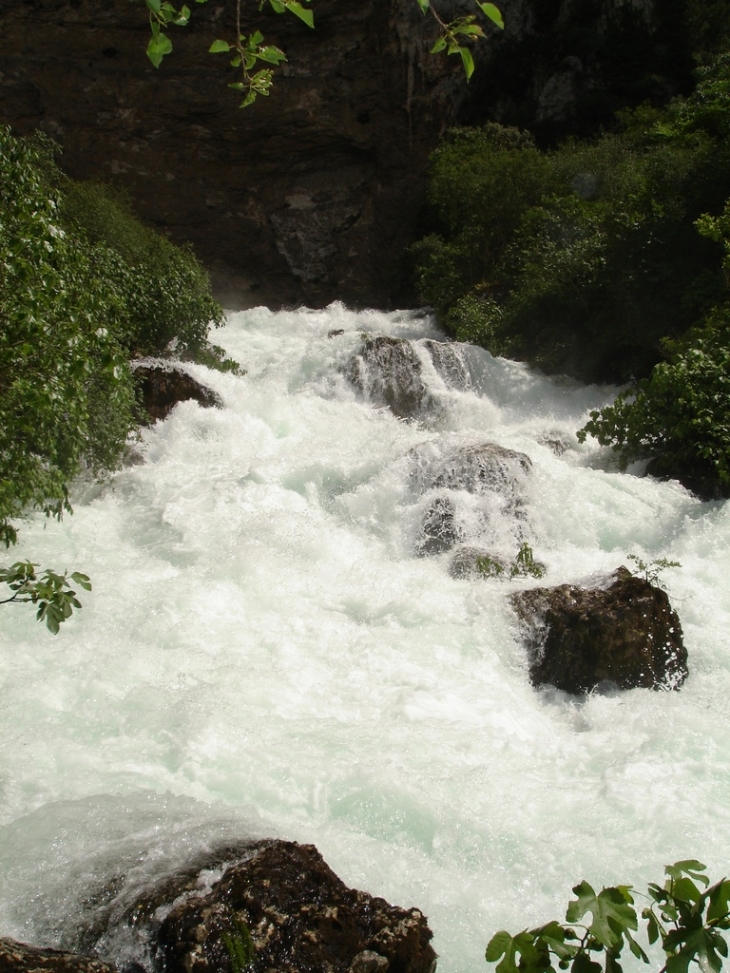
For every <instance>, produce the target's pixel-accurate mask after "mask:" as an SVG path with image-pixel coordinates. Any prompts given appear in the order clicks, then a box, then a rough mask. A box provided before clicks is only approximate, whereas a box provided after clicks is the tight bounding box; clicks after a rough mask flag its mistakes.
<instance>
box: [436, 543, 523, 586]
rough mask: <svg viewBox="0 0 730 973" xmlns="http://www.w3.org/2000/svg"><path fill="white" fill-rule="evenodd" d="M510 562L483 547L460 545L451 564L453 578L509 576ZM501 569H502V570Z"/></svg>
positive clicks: (506, 577) (450, 571) (450, 569)
mask: <svg viewBox="0 0 730 973" xmlns="http://www.w3.org/2000/svg"><path fill="white" fill-rule="evenodd" d="M510 567H511V565H510V562H509V561H508V560H507V558H505V557H502V555H501V554H493V553H492V552H491V551H487V550H485V548H483V547H460V548H459V550H458V551H456V552H455V553H454V556H453V557H452V558H451V563H450V564H449V574H450V575H451V577H452V578H467V579H471V578H505V579H508V578H509V576H510V575H509V571H510ZM500 569H501V570H500Z"/></svg>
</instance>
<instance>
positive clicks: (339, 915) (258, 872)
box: [157, 841, 436, 973]
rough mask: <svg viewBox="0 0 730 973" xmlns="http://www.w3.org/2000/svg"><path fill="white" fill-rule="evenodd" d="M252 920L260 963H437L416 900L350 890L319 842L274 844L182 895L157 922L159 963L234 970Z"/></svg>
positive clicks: (174, 971)
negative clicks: (391, 900) (202, 889)
mask: <svg viewBox="0 0 730 973" xmlns="http://www.w3.org/2000/svg"><path fill="white" fill-rule="evenodd" d="M245 929H247V930H248V931H249V933H250V937H251V941H252V945H253V957H254V958H253V964H252V969H253V970H254V971H264V970H266V971H268V970H276V971H277V973H314V971H317V973H319V971H322V973H348V971H349V973H378V971H384V970H385V969H388V970H391V971H393V973H430V971H432V970H433V969H434V968H435V965H436V954H435V953H434V951H433V949H432V948H431V946H430V940H431V931H430V930H429V928H428V925H427V924H426V920H425V918H424V916H423V915H422V914H421V913H420V912H419V911H418V910H417V909H408V910H406V909H400V908H397V907H395V906H391V905H388V903H387V902H385V901H384V900H383V899H378V898H373V897H372V896H370V895H368V894H367V893H365V892H357V891H355V890H353V889H348V888H347V887H346V886H345V885H344V883H343V882H342V881H341V880H340V879H339V878H338V877H337V876H336V875H335V874H334V872H333V871H332V870H331V869H330V868H329V867H328V866H327V865H326V864H325V862H324V861H323V860H322V857H321V855H320V854H319V852H318V851H317V849H316V848H314V847H313V846H312V845H299V844H296V843H293V842H286V841H277V842H272V843H268V844H267V845H266V846H265V847H263V848H262V849H261V850H260V851H259V852H258V853H256V854H255V855H253V857H251V858H249V859H248V860H246V861H243V862H240V863H238V864H235V865H233V866H231V867H230V868H228V869H227V870H226V871H225V873H224V874H223V876H222V878H221V879H220V880H219V881H218V882H216V883H215V884H214V885H213V886H212V888H211V889H210V891H209V892H208V893H207V894H202V895H201V894H193V895H192V896H191V897H189V898H187V899H185V900H183V901H181V902H178V903H177V904H176V905H175V906H174V907H173V909H172V911H171V912H170V913H169V915H168V916H167V917H166V918H165V919H164V920H163V922H162V925H161V927H160V931H159V950H158V957H157V959H158V962H161V964H162V966H163V967H164V969H165V971H166V973H228V971H230V970H231V969H232V964H231V960H230V955H229V948H230V944H231V941H232V940H231V938H230V937H232V938H233V941H234V942H235V940H236V937H238V938H239V941H241V942H242V941H243V940H245V939H246V938H247V937H246V936H245ZM226 937H229V938H228V943H229V945H228V946H227V945H226Z"/></svg>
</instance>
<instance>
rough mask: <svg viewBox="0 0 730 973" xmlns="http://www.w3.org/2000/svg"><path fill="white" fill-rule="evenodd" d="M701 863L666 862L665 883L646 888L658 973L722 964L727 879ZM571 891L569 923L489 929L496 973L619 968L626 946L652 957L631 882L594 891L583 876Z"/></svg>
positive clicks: (599, 972)
mask: <svg viewBox="0 0 730 973" xmlns="http://www.w3.org/2000/svg"><path fill="white" fill-rule="evenodd" d="M704 869H705V865H703V864H702V863H701V862H698V861H694V860H687V861H679V862H675V864H674V865H667V866H666V868H665V870H664V871H665V874H666V875H667V876H668V878H667V880H666V882H665V884H664V885H663V886H659V885H656V884H650V885H649V887H648V894H647V896H646V897H647V898H649V899H650V900H651V904H650V905H649V906H648V907H647V908H645V909H644V910H643V911H642V913H641V918H642V919H644V920H646V927H645V929H644V931H645V932H646V935H647V939H648V942H649V944H650V945H653V944H654V943H656V942H658V941H660V940H661V945H662V949H663V950H664V954H665V956H666V963H665V964H664V966H663V967H662V968H661V970H660V971H659V973H687V970H688V968H689V964H690V963H692V962H694V963H697V964H698V966H699V967H700V969H701V970H702V971H703V973H705V971H711V973H719V971H720V970H721V969H722V960H723V958H725V957H727V955H728V947H727V943H726V942H725V939H724V937H723V936H722V934H721V932H720V930H725V929H730V911H729V909H728V906H729V902H730V881H728V880H727V879H722V880H721V881H720V882H717V883H716V884H715V885H712V886H710V884H709V879H708V878H707V876H706V875H705V874H704ZM700 885H702V886H703V889H704V890H700V888H699V886H700ZM708 886H709V887H708ZM573 892H574V894H575V895H576V899H575V900H573V901H571V902H570V903H569V904H568V908H567V911H566V913H565V923H560V922H557V921H553V922H549V923H547V925H544V926H539V927H537V928H536V929H525V930H523V931H522V932H519V933H517V935H515V936H513V935H511V934H510V933H508V932H506V931H505V930H501V931H500V932H498V933H496V934H495V935H494V936H492V938H491V940H490V941H489V944H488V946H487V951H486V959H487V962H489V963H496V973H546V971H548V970H555V969H556V968H557V969H559V970H568V969H569V970H570V971H571V973H622V968H621V965H620V964H619V958H620V957H621V953H622V950H623V949H624V947H626V946H628V948H629V950H630V952H631V953H632V954H633V955H634V956H635V957H636V959H639V960H641V961H642V962H643V963H647V964H648V963H649V957H648V956H647V954H646V952H645V951H644V949H643V948H642V947H641V946H640V945H639V943H638V942H637V941H636V938H635V937H634V935H633V934H634V933H636V932H638V926H639V921H638V917H637V914H636V909H635V908H634V898H633V895H632V892H633V889H632V888H631V886H629V885H618V886H614V887H610V888H604V889H602V890H601V891H600V892H598V893H596V892H595V891H594V889H593V888H592V887H591V886H590V885H589V884H588V882H586V881H583V882H581V883H580V885H576V886H575V888H574V889H573ZM589 914H590V923H588V924H586V917H587V916H588V915H589ZM600 959H602V960H603V965H602V964H601V962H600V961H599V960H600Z"/></svg>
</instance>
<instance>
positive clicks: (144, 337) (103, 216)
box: [61, 180, 223, 355]
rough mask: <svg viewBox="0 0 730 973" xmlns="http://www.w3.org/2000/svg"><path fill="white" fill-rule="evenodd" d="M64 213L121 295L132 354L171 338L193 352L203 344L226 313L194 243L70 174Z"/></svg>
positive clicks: (124, 338)
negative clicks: (174, 237)
mask: <svg viewBox="0 0 730 973" xmlns="http://www.w3.org/2000/svg"><path fill="white" fill-rule="evenodd" d="M61 219H62V220H63V223H64V225H65V226H66V227H67V229H68V232H69V233H72V234H73V236H74V239H75V240H78V238H79V236H80V235H81V236H84V237H85V238H86V239H87V240H88V241H89V243H90V244H92V245H93V246H94V247H96V249H97V260H98V262H99V264H100V266H99V272H100V273H103V275H104V276H105V278H106V280H107V282H108V283H109V284H110V285H111V286H112V287H113V288H114V289H115V291H116V292H117V295H118V298H119V303H120V308H121V310H122V315H123V320H122V322H121V324H120V328H119V333H118V337H119V340H120V342H121V343H122V345H123V346H124V348H125V349H126V350H127V351H128V352H129V353H130V354H133V355H146V354H154V353H155V352H159V351H162V350H163V349H164V348H165V346H166V345H167V344H168V343H169V342H170V341H172V340H173V339H176V340H177V343H178V347H179V350H180V351H181V352H189V353H192V354H193V355H194V354H195V352H196V351H197V350H198V349H202V348H203V347H204V346H205V343H206V339H207V334H208V329H209V327H210V325H211V324H213V325H216V326H217V325H220V324H221V323H222V321H223V312H222V310H221V308H220V306H219V305H218V304H217V302H216V301H214V300H213V298H212V296H211V293H210V281H209V278H208V275H207V273H206V272H205V270H204V269H203V267H201V265H200V264H199V263H198V261H197V260H196V258H195V256H194V255H193V253H192V251H191V250H190V249H189V248H186V247H179V246H176V245H175V244H173V243H171V242H170V241H169V240H168V239H167V238H166V237H164V236H162V235H161V234H160V233H156V232H155V231H154V230H152V229H150V228H149V227H147V226H145V225H144V224H142V223H140V221H139V220H138V219H137V218H136V217H135V216H134V214H133V213H132V210H131V207H130V205H129V202H128V200H127V199H126V198H125V197H124V195H123V194H121V193H120V192H119V191H118V190H116V189H113V188H112V187H110V186H105V185H103V184H101V183H94V182H85V183H77V182H72V181H70V180H67V181H65V182H64V184H63V197H62V207H61Z"/></svg>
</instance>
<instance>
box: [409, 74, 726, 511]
mask: <svg viewBox="0 0 730 973" xmlns="http://www.w3.org/2000/svg"><path fill="white" fill-rule="evenodd" d="M728 199H730V56H729V55H719V56H717V57H715V58H713V59H712V61H711V62H710V63H709V65H708V66H706V67H705V68H704V69H703V70H702V71H701V73H700V77H699V83H698V85H697V88H696V90H695V91H694V93H693V94H692V95H690V96H688V97H687V98H684V99H678V100H676V101H675V102H673V103H672V104H670V105H669V106H668V107H667V108H665V109H662V110H658V109H653V108H649V107H643V108H640V109H637V110H634V111H631V112H625V113H624V114H623V115H622V116H621V118H620V124H619V126H618V127H617V129H616V131H613V132H610V133H604V134H602V135H601V136H600V137H598V138H597V139H595V140H593V141H590V142H576V141H570V142H567V143H565V144H563V145H561V146H559V147H558V148H556V149H553V150H549V151H541V150H539V149H538V148H537V147H536V145H535V143H534V142H533V140H532V138H531V137H530V136H529V135H528V134H526V133H523V132H519V131H517V130H515V129H508V128H501V127H500V126H497V125H487V126H485V127H484V128H480V129H468V130H457V131H454V132H452V133H450V135H449V136H448V137H447V139H446V140H445V142H444V143H443V145H442V146H441V147H440V148H439V149H438V150H437V151H436V153H435V154H434V157H433V162H432V174H431V183H430V205H431V210H432V219H433V222H434V232H432V233H431V234H429V235H428V236H427V237H425V239H423V240H421V241H420V243H418V244H417V245H416V246H415V248H414V253H415V259H416V265H417V277H418V283H419V287H420V291H421V294H422V297H423V298H424V299H425V300H426V301H428V302H429V303H431V304H432V305H433V306H434V307H435V308H436V311H437V314H438V315H439V318H440V320H441V322H442V323H443V325H444V326H445V328H446V330H447V331H449V332H450V333H451V334H452V335H454V336H455V337H456V338H458V339H459V340H464V341H476V342H478V343H480V344H483V345H484V346H486V347H487V348H489V349H490V350H491V351H493V352H494V353H495V354H504V355H508V356H511V357H516V358H520V359H524V360H527V361H529V362H531V363H532V364H534V365H536V366H538V367H540V368H542V369H544V370H545V371H547V372H551V373H568V374H570V375H573V376H575V377H577V378H579V379H582V380H584V381H615V382H622V383H623V382H632V383H634V386H635V387H634V389H633V391H632V392H631V393H627V394H626V395H624V396H622V397H621V398H620V399H619V400H618V401H617V403H616V404H615V405H614V406H613V407H612V408H611V409H608V410H604V412H603V413H601V414H595V415H594V416H593V417H592V419H591V422H590V423H589V424H588V425H587V426H586V430H585V432H588V433H591V434H592V435H594V436H597V438H598V439H599V441H600V442H602V443H604V444H607V445H611V446H613V447H614V448H615V449H616V450H617V451H618V452H619V453H620V456H621V460H622V462H626V461H628V460H630V459H633V458H635V457H638V456H644V455H656V456H657V457H658V460H657V463H656V464H655V467H654V469H655V471H656V472H662V473H672V474H673V475H680V476H682V477H684V478H685V479H691V480H692V481H693V484H694V485H697V486H699V487H700V489H701V490H702V491H703V492H705V493H711V492H712V491H713V490H716V489H720V490H723V491H726V490H727V489H729V488H730V464H729V463H728V449H729V448H730V434H729V433H728V429H727V420H726V416H727V413H728V407H729V406H730V399H729V398H728V390H727V387H726V382H725V373H726V366H727V363H728V354H729V353H730V331H729V327H730V291H729V290H728V287H729V285H730V256H729V254H730V250H729V249H728V240H730V209H729V208H728V207H727V201H728ZM654 366H656V367H654ZM636 383H639V384H636Z"/></svg>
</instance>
